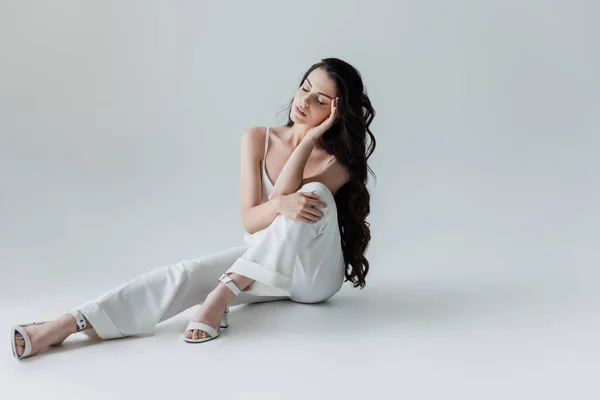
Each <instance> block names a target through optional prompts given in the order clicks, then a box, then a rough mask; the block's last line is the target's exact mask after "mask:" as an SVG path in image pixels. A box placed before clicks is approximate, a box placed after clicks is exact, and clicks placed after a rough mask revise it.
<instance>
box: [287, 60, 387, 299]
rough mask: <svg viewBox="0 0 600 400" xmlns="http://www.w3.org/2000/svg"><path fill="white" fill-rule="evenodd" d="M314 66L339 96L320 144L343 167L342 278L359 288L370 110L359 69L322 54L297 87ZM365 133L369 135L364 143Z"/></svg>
mask: <svg viewBox="0 0 600 400" xmlns="http://www.w3.org/2000/svg"><path fill="white" fill-rule="evenodd" d="M317 68H322V69H323V70H325V71H326V72H327V73H328V74H329V77H330V78H331V79H333V81H334V82H335V84H336V86H337V92H338V97H339V103H338V119H337V120H336V122H334V124H333V125H332V126H331V128H329V130H327V132H325V133H324V134H323V136H322V137H321V141H320V145H321V146H322V147H323V148H324V149H325V151H327V153H329V154H331V155H334V156H335V157H336V158H337V161H338V162H339V163H340V164H342V165H343V166H344V167H346V169H347V170H348V173H349V178H350V179H349V181H348V182H346V183H345V184H344V186H342V187H341V188H340V189H339V191H338V192H337V193H336V195H335V204H336V207H337V210H338V225H339V229H340V236H341V242H342V252H343V254H344V262H345V264H346V270H345V273H344V274H345V277H346V279H345V281H344V282H347V281H350V282H352V285H353V287H360V288H361V289H362V288H364V287H365V284H366V281H365V277H366V276H367V273H368V272H369V261H368V260H367V258H366V257H365V251H366V250H367V247H368V245H369V241H370V240H371V229H370V224H369V223H368V222H367V221H366V218H367V216H368V215H369V213H370V212H371V206H370V200H371V196H370V194H369V191H368V190H367V177H368V172H371V174H372V175H373V177H375V174H374V173H373V170H372V169H371V167H369V165H368V164H367V160H368V159H369V157H370V156H371V154H373V151H374V150H375V146H376V141H375V137H374V136H373V133H372V132H371V130H370V129H369V126H370V125H371V122H373V118H375V109H374V108H373V106H372V105H371V100H369V97H368V96H367V91H366V88H365V86H364V84H363V81H362V77H361V75H360V73H359V72H358V70H357V69H356V68H354V67H353V66H352V65H350V64H348V63H347V62H345V61H342V60H340V59H338V58H324V59H322V60H321V61H319V62H318V63H316V64H313V65H312V66H311V67H310V68H309V69H308V71H306V73H305V74H304V77H303V78H302V80H301V81H300V85H302V83H303V82H304V80H305V79H306V77H308V75H309V74H310V73H311V72H312V71H313V70H315V69H317ZM300 85H299V86H300ZM292 103H293V100H292V101H291V102H290V104H289V107H288V122H287V124H286V126H288V127H291V126H293V125H294V121H292V120H291V118H290V117H289V109H291V107H292ZM367 136H368V137H369V138H370V140H369V144H368V146H367Z"/></svg>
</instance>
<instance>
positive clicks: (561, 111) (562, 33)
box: [0, 0, 600, 399]
mask: <svg viewBox="0 0 600 400" xmlns="http://www.w3.org/2000/svg"><path fill="white" fill-rule="evenodd" d="M598 11H600V10H599V7H598V5H597V4H595V3H593V2H591V1H587V2H585V1H574V2H549V1H525V2H524V1H516V0H510V1H494V2H481V1H454V2H444V1H432V0H428V1H421V2H395V1H388V2H385V1H369V2H358V1H343V2H342V1H326V2H322V1H302V2H284V1H252V2H241V1H236V2H217V1H202V2H191V1H189V2H186V1H178V2H158V1H127V2H115V1H105V2H101V3H95V2H76V1H61V2H58V3H57V2H39V1H38V2H35V1H23V0H20V1H7V0H2V1H0V50H1V52H0V54H1V63H0V140H1V141H0V272H1V278H2V279H1V280H0V312H2V318H1V321H2V324H3V325H4V326H5V329H6V333H7V334H8V328H9V326H10V325H11V324H13V323H21V322H27V321H28V320H36V319H39V318H42V317H44V316H47V317H54V316H56V314H57V313H62V312H65V311H67V310H68V309H69V308H70V307H71V306H74V305H75V304H78V303H80V302H82V301H84V300H87V299H88V298H90V297H92V296H96V295H98V294H100V293H102V292H104V291H105V290H107V289H109V288H110V287H113V286H115V285H117V284H120V283H122V282H124V281H126V280H128V279H131V278H133V277H135V276H137V275H139V274H141V273H143V272H145V271H148V270H149V269H151V268H155V267H158V266H161V265H166V264H171V263H175V262H177V261H179V260H181V259H190V258H195V257H198V256H201V255H203V254H208V253H211V252H214V251H219V250H222V249H225V248H227V247H230V246H235V245H238V244H241V243H242V234H243V231H242V227H241V222H240V212H239V193H238V185H239V181H238V173H239V139H240V135H241V134H242V133H243V132H244V130H246V129H247V128H249V127H251V126H255V125H278V124H282V123H284V122H285V120H286V113H285V112H280V111H282V110H283V109H284V107H285V106H286V105H287V103H288V102H289V100H290V99H291V98H292V96H293V93H294V90H295V89H296V87H297V85H298V83H299V80H300V79H301V77H302V74H303V72H304V71H305V70H306V69H307V68H308V67H309V66H310V65H311V64H312V63H313V62H316V61H318V60H319V59H320V58H322V57H340V58H342V59H344V60H346V61H348V62H350V63H351V64H353V65H354V66H356V67H357V68H358V69H359V70H360V72H361V73H362V75H363V78H364V81H365V83H366V85H367V88H368V93H369V95H370V97H371V100H372V102H373V105H374V107H375V109H376V112H377V116H376V118H375V121H374V123H373V125H372V130H373V132H374V134H375V136H376V138H377V140H378V147H377V149H376V151H375V153H374V155H373V157H372V158H371V161H370V165H371V166H372V168H373V170H374V171H375V173H376V175H377V182H374V181H371V182H370V184H369V185H370V187H371V188H372V192H371V193H372V213H371V215H370V217H369V221H370V223H371V227H372V236H373V240H372V243H371V246H370V248H369V250H368V252H367V255H368V258H369V260H370V261H371V272H370V274H369V276H368V279H367V282H368V283H367V288H366V289H365V290H363V291H362V292H360V291H358V290H356V289H352V288H351V287H350V285H349V284H346V285H347V287H345V288H344V289H343V290H342V292H341V293H340V294H339V295H338V297H337V299H335V300H334V301H332V302H331V304H330V305H328V306H322V307H313V308H306V307H298V306H296V305H293V304H271V305H265V306H264V307H262V308H261V307H248V310H247V313H245V312H243V311H240V312H238V313H237V314H236V315H234V317H233V319H234V320H235V319H237V321H238V322H237V324H238V327H239V326H240V325H242V326H244V324H246V325H245V328H244V329H243V330H242V331H240V329H239V328H238V332H237V333H235V329H236V328H235V325H236V322H235V321H233V322H232V327H233V329H232V330H230V332H228V335H230V336H229V338H227V339H225V340H223V339H221V340H219V341H215V342H214V346H212V347H209V346H201V347H202V348H198V347H193V348H190V347H189V346H188V347H185V346H184V344H183V342H182V341H181V340H180V337H179V335H180V334H181V332H183V329H184V327H185V324H186V323H187V320H188V319H189V318H190V317H191V316H192V315H193V313H192V312H191V311H192V310H190V312H188V313H186V314H185V315H182V316H181V317H180V318H179V319H177V325H176V326H173V325H170V326H171V327H170V328H165V329H167V330H166V331H159V333H160V332H162V333H163V335H162V336H161V335H159V334H157V335H158V336H157V338H158V339H156V338H154V339H153V338H146V339H143V340H146V341H148V340H155V341H156V342H157V345H156V346H154V345H153V344H152V343H154V342H143V341H139V340H138V341H135V340H123V341H116V342H112V343H103V344H102V345H101V346H103V347H98V346H92V347H87V346H81V347H82V348H85V350H82V349H80V350H78V351H74V352H71V351H63V352H58V354H51V355H49V356H48V357H40V358H39V360H43V361H37V364H33V363H29V364H27V365H28V367H23V366H22V365H16V364H15V362H14V360H11V359H10V349H9V343H8V342H6V343H5V344H4V345H3V347H2V348H3V349H4V350H3V351H2V359H3V360H4V361H3V363H2V364H1V365H3V367H2V369H3V371H2V374H1V375H3V376H5V377H9V379H10V377H12V379H11V380H10V382H11V384H13V385H14V386H13V387H14V388H15V389H17V388H18V387H22V385H24V384H25V382H28V381H27V380H26V379H35V380H36V382H43V383H44V384H43V385H40V386H39V388H37V389H36V387H32V388H31V390H32V391H31V392H30V393H29V395H31V396H33V395H39V393H38V394H36V390H40V391H46V390H48V388H52V387H54V386H55V387H56V388H57V390H58V388H59V387H60V385H61V384H62V385H64V383H65V382H70V383H71V384H74V385H77V384H80V385H81V387H82V388H83V387H85V388H86V389H89V390H91V393H92V395H93V394H96V395H98V396H100V397H98V398H102V396H103V395H104V394H106V393H107V392H104V391H105V390H109V387H110V386H106V385H103V384H102V383H101V382H99V381H98V380H96V379H94V376H97V375H94V374H83V375H77V376H78V378H77V380H74V379H73V378H72V377H73V375H72V374H74V373H77V370H78V367H77V365H76V364H74V363H73V362H74V361H73V362H72V361H71V360H79V361H80V362H81V357H84V356H85V357H88V356H89V358H90V361H89V362H90V363H92V364H93V365H96V366H98V368H99V369H101V368H102V366H106V368H103V369H102V371H103V372H102V373H103V374H106V375H103V376H104V377H105V379H106V382H112V383H113V384H116V385H118V384H120V383H121V384H123V387H122V388H120V391H119V392H118V393H120V394H121V395H122V396H123V397H125V396H129V395H131V396H137V395H139V393H140V391H141V393H145V392H151V394H155V395H157V396H158V395H161V394H165V395H166V394H167V393H169V394H172V393H178V394H179V395H183V393H190V392H189V391H190V390H191V391H192V392H191V393H195V394H198V395H200V394H205V395H209V394H214V393H213V392H212V391H213V390H217V389H218V388H217V387H214V383H217V385H218V384H219V382H224V381H225V380H226V379H236V380H237V382H238V383H239V384H240V386H239V387H238V385H237V384H236V385H234V386H232V388H230V389H229V390H230V393H229V396H230V397H234V398H261V399H267V398H277V399H279V398H285V399H289V398H306V396H308V395H310V396H311V397H313V398H315V397H316V398H331V397H336V398H337V397H344V396H345V397H347V398H363V397H364V396H372V395H374V394H376V393H377V392H378V391H379V390H385V391H386V392H387V391H389V390H395V391H397V392H398V398H400V396H401V395H408V396H409V398H413V399H416V398H439V396H441V395H444V396H449V395H450V394H454V395H456V398H459V397H460V398H463V399H464V398H469V395H472V396H473V398H486V399H490V398H496V397H495V396H497V398H509V397H510V398H534V397H532V396H535V397H536V398H540V397H537V396H538V395H544V396H545V397H544V398H567V396H569V398H578V399H582V398H594V396H595V393H598V391H597V388H595V387H594V386H593V385H592V383H591V377H592V374H593V371H594V370H596V371H597V367H598V356H599V353H600V352H599V347H598V342H597V334H598V333H600V329H599V328H600V327H599V325H600V323H599V321H600V319H599V318H598V317H599V315H598V314H599V312H598V309H599V308H598V306H599V305H600V299H599V296H598V280H599V277H600V273H599V272H598V265H599V261H600V246H599V245H598V239H600V213H599V212H598V204H600V188H599V187H598V174H599V172H600V157H599V155H598V150H599V145H600V139H599V135H598V132H599V128H600V113H599V112H598V106H599V105H600V96H599V93H600V77H599V75H598V71H599V70H600V56H599V52H598V43H597V38H598V37H600V28H598V24H597V15H598ZM327 307H330V308H332V309H331V310H329V309H327ZM266 310H270V311H268V312H267V311H266ZM274 310H278V311H281V312H279V313H278V314H277V315H278V316H277V318H275V317H273V315H274ZM169 329H170V330H169ZM165 335H166V336H165ZM236 335H237V336H236ZM6 339H8V335H7V337H6ZM140 340H141V339H140ZM236 340H237V341H236ZM76 343H78V342H76ZM125 343H126V344H125ZM148 343H150V344H148ZM74 346H75V345H74ZM148 346H153V347H152V349H153V350H152V352H148ZM261 348H263V349H264V348H269V349H271V350H273V354H276V355H271V356H269V357H270V358H269V357H267V358H265V356H264V353H262V351H261V350H260V349H261ZM119 354H125V355H127V354H135V356H131V358H129V359H128V360H129V363H126V362H124V361H123V359H121V358H120V357H119ZM111 357H112V358H111ZM114 357H119V363H118V365H116V366H115V365H114V362H115V360H114ZM144 357H148V361H147V362H144V360H145V358H144ZM161 357H162V358H161ZM169 357H172V361H169ZM241 359H243V360H245V361H244V362H242V363H240V362H239V361H240V360H241ZM58 360H62V362H59V361H58ZM111 360H112V361H111ZM134 360H135V361H134ZM140 360H142V362H141V363H140ZM207 360H210V361H209V362H210V363H211V364H209V365H210V367H209V366H207V365H206V364H204V362H205V361H207ZM249 360H254V361H249ZM315 360H319V361H318V362H315ZM158 361H160V362H162V363H163V365H167V363H170V362H172V364H168V365H169V366H170V367H169V371H170V373H168V374H166V375H165V371H164V370H160V369H158V370H157V369H155V368H153V367H152V365H154V364H153V363H156V362H158ZM219 363H222V367H223V368H227V370H228V371H230V372H229V375H226V374H225V373H221V370H219V368H218V365H221V364H219ZM21 364H24V363H21ZM57 365H61V366H62V367H61V368H58V367H57ZM84 365H85V364H84ZM171 365H172V367H171ZM215 365H217V366H215ZM34 366H38V367H37V368H35V367H34ZM249 366H253V367H252V368H250V367H249ZM30 368H31V369H30ZM79 368H81V366H80V367H79ZM207 368H211V369H210V370H207ZM125 371H127V372H126V373H127V380H125V379H124V378H123V374H124V373H125ZM202 371H204V372H202ZM356 371H360V376H361V378H360V379H358V378H356V380H357V381H358V384H357V387H350V386H349V385H348V384H347V383H345V382H346V379H347V377H348V376H349V375H350V376H354V374H357V372H356ZM392 371H394V372H392ZM227 376H229V378H227ZM342 376H344V378H342ZM68 377H71V378H68ZM165 377H166V378H167V379H170V381H167V382H170V384H167V383H165V384H164V385H161V384H159V383H157V382H159V381H160V382H162V379H164V378H165ZM298 377H302V378H303V379H302V384H298V383H297V382H298ZM0 379H1V378H0ZM153 379H155V381H154V382H153ZM194 379H196V380H195V381H194ZM220 379H222V381H220ZM7 382H8V381H7ZM73 382H79V383H73ZM152 382H153V383H152ZM207 382H213V383H212V384H211V385H208V386H210V387H208V386H207V385H204V386H203V385H202V383H207ZM257 382H260V383H262V384H259V383H257ZM137 383H139V384H140V386H137ZM396 385H398V386H396ZM6 387H8V386H6ZM290 387H293V388H294V390H291V389H290ZM113 390H114V388H113V387H110V391H111V393H112V392H113ZM40 393H41V392H40ZM111 396H113V398H116V397H114V396H117V395H116V394H114V395H111ZM236 396H237V397H236ZM296 396H297V397H296ZM430 396H431V397H430ZM586 396H591V397H586ZM117 397H118V396H117ZM104 398H106V397H104Z"/></svg>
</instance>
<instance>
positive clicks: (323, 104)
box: [302, 88, 325, 106]
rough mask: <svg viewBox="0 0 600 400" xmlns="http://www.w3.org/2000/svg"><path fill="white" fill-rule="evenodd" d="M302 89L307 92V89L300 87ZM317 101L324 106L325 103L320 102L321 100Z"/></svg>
mask: <svg viewBox="0 0 600 400" xmlns="http://www.w3.org/2000/svg"><path fill="white" fill-rule="evenodd" d="M302 90H304V91H305V92H308V90H306V89H304V88H302ZM317 103H319V104H320V105H322V106H324V105H325V103H322V102H321V101H319V100H317Z"/></svg>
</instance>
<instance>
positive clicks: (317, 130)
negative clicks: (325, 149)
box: [306, 97, 339, 141]
mask: <svg viewBox="0 0 600 400" xmlns="http://www.w3.org/2000/svg"><path fill="white" fill-rule="evenodd" d="M338 100H339V97H336V98H335V99H333V100H332V101H331V114H329V117H327V119H326V120H325V121H323V122H321V124H320V125H319V126H315V127H313V128H310V129H309V130H308V132H306V136H308V137H310V138H312V139H313V140H315V141H316V140H317V139H319V138H320V137H321V136H323V134H324V133H325V132H327V130H328V129H329V128H331V125H333V123H334V122H335V121H336V120H337V117H338Z"/></svg>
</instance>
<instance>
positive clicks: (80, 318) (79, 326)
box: [71, 310, 87, 332]
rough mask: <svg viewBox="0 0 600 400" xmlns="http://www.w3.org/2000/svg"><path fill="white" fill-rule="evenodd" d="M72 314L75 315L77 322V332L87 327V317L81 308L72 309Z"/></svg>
mask: <svg viewBox="0 0 600 400" xmlns="http://www.w3.org/2000/svg"><path fill="white" fill-rule="evenodd" d="M71 315H72V316H73V317H75V322H77V332H81V331H82V330H84V329H85V328H86V327H87V323H86V322H85V317H84V316H83V314H82V313H81V311H79V310H72V311H71Z"/></svg>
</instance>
